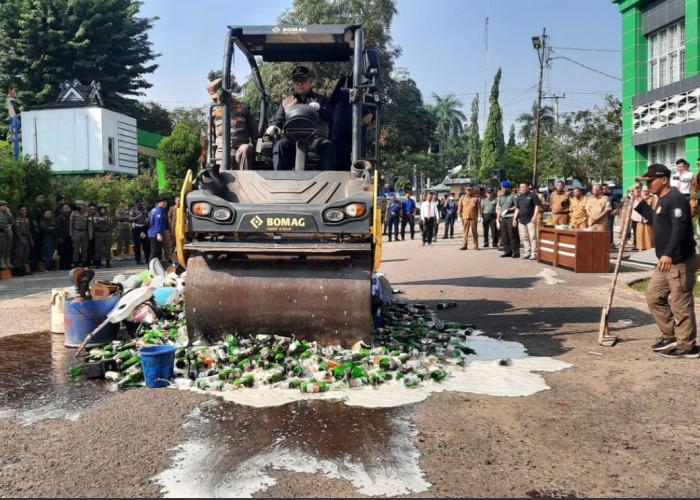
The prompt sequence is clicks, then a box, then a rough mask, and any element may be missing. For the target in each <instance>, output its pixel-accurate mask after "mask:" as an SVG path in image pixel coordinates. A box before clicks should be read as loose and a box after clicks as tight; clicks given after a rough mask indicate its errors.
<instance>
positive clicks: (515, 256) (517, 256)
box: [511, 253, 520, 259]
mask: <svg viewBox="0 0 700 500" xmlns="http://www.w3.org/2000/svg"><path fill="white" fill-rule="evenodd" d="M511 257H513V258H514V259H519V258H520V254H519V253H514V254H513V255H511Z"/></svg>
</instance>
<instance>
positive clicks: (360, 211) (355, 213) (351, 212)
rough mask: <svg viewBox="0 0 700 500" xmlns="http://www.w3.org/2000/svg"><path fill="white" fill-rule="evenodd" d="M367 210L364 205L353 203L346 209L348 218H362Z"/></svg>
mask: <svg viewBox="0 0 700 500" xmlns="http://www.w3.org/2000/svg"><path fill="white" fill-rule="evenodd" d="M366 211H367V209H366V208H365V206H364V205H363V204H362V203H351V204H350V205H348V206H346V207H345V214H346V215H347V216H348V217H362V216H363V215H365V212H366Z"/></svg>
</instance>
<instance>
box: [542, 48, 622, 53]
mask: <svg viewBox="0 0 700 500" xmlns="http://www.w3.org/2000/svg"><path fill="white" fill-rule="evenodd" d="M550 49H560V50H581V51H585V52H617V53H621V52H622V51H621V50H619V49H584V48H581V47H550Z"/></svg>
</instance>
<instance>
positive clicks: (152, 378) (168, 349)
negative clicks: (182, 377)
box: [139, 345, 175, 387]
mask: <svg viewBox="0 0 700 500" xmlns="http://www.w3.org/2000/svg"><path fill="white" fill-rule="evenodd" d="M139 356H141V368H142V369H143V378H144V380H145V381H146V386H148V387H167V386H168V385H170V380H171V379H172V378H173V365H174V364H175V346H173V345H150V346H147V347H142V348H141V349H140V350H139Z"/></svg>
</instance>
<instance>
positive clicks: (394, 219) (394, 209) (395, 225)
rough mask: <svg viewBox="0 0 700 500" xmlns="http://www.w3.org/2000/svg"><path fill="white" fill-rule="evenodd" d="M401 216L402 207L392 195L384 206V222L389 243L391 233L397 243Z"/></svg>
mask: <svg viewBox="0 0 700 500" xmlns="http://www.w3.org/2000/svg"><path fill="white" fill-rule="evenodd" d="M402 215H403V205H402V204H401V202H400V201H398V200H397V199H396V195H395V194H392V195H391V198H390V199H389V203H388V204H387V206H386V214H385V215H384V221H385V222H386V224H387V226H388V227H389V229H388V232H387V234H388V235H389V241H391V233H392V232H393V233H394V239H395V240H396V241H399V219H401V217H402Z"/></svg>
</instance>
